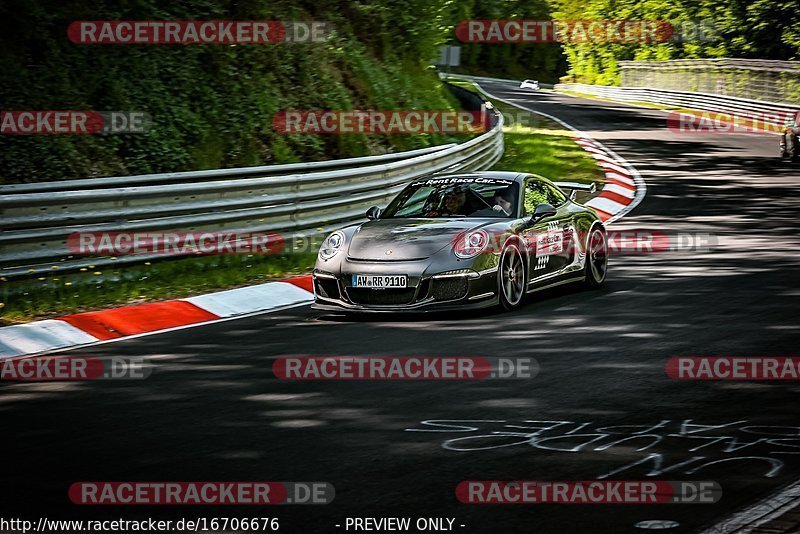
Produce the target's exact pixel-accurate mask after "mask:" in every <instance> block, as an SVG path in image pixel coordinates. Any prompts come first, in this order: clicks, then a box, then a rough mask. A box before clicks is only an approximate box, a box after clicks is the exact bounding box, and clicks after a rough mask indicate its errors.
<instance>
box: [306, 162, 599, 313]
mask: <svg viewBox="0 0 800 534" xmlns="http://www.w3.org/2000/svg"><path fill="white" fill-rule="evenodd" d="M578 190H588V191H594V185H593V184H592V185H585V184H578V183H565V182H559V183H553V182H550V181H549V180H547V179H545V178H543V177H541V176H537V175H534V174H523V173H514V172H480V173H475V174H463V175H447V176H445V175H442V176H430V177H426V178H424V179H420V180H417V181H415V182H413V183H411V184H409V185H408V186H407V187H406V188H405V189H403V191H401V192H400V194H398V195H397V197H395V199H394V200H392V202H391V203H390V204H389V205H388V206H387V207H386V209H385V210H381V209H379V208H377V207H372V208H370V209H369V210H368V211H367V218H368V219H369V221H367V222H364V223H360V224H354V225H352V226H348V227H346V228H342V229H341V230H337V231H336V232H333V233H332V234H331V235H329V236H328V237H327V238H326V239H325V241H324V242H323V244H322V246H321V247H320V250H319V256H318V258H317V262H316V266H315V268H314V274H313V277H314V290H315V294H316V297H315V302H314V306H313V307H314V308H317V309H324V310H349V311H356V312H367V311H369V312H373V311H374V312H398V311H427V310H445V309H456V308H458V309H465V308H480V307H488V306H497V305H499V306H503V307H504V308H506V309H512V308H515V307H517V306H519V305H520V304H521V303H522V301H523V297H524V296H525V294H526V293H530V292H533V291H536V290H539V289H544V288H548V287H553V286H556V285H560V284H565V283H568V282H583V283H584V284H586V285H587V286H589V287H598V286H600V285H601V284H602V283H603V281H604V280H605V277H606V270H607V266H608V247H607V242H606V231H605V228H604V226H603V223H602V221H601V220H600V218H599V217H598V216H597V214H596V213H595V212H594V211H593V210H592V209H591V208H588V207H586V206H583V205H581V204H578V203H577V202H575V200H574V199H575V194H576V191H578Z"/></svg>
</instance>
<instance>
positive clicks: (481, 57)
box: [451, 0, 567, 83]
mask: <svg viewBox="0 0 800 534" xmlns="http://www.w3.org/2000/svg"><path fill="white" fill-rule="evenodd" d="M551 18H552V14H551V7H550V4H549V3H548V1H547V0H495V1H488V2H487V1H485V0H467V1H463V2H459V3H458V4H457V6H456V9H455V12H454V16H453V20H457V21H461V20H470V19H477V20H517V19H524V20H549V19H551ZM451 40H452V43H453V44H457V45H460V46H461V67H460V68H458V69H454V71H457V72H463V73H466V74H475V75H484V76H497V77H508V78H512V79H525V78H534V79H538V80H539V81H541V82H544V83H553V82H557V81H558V76H559V75H560V74H563V73H564V71H565V70H566V67H567V63H566V58H565V57H564V55H563V53H562V51H561V46H560V45H559V44H557V43H462V42H458V41H456V40H455V39H454V36H453V35H452V32H451Z"/></svg>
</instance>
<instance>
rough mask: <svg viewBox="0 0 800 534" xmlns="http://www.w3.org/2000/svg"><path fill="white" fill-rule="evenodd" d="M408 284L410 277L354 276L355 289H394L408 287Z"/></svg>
mask: <svg viewBox="0 0 800 534" xmlns="http://www.w3.org/2000/svg"><path fill="white" fill-rule="evenodd" d="M407 284H408V277H407V276H406V275H404V274H403V275H372V274H354V275H353V287H371V288H376V289H377V288H393V287H406V286H407Z"/></svg>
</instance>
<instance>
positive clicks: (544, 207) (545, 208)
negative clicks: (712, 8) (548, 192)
mask: <svg viewBox="0 0 800 534" xmlns="http://www.w3.org/2000/svg"><path fill="white" fill-rule="evenodd" d="M556 213H558V210H556V209H555V208H554V207H553V206H551V205H550V204H548V203H547V202H542V203H541V204H539V205H538V206H536V209H535V210H533V217H532V219H533V220H538V219H543V218H545V217H552V216H553V215H555V214H556Z"/></svg>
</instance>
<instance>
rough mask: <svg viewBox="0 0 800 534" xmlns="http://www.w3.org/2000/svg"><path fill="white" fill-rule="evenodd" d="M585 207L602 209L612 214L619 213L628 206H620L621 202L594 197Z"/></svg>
mask: <svg viewBox="0 0 800 534" xmlns="http://www.w3.org/2000/svg"><path fill="white" fill-rule="evenodd" d="M584 205H585V206H589V207H590V208H596V209H600V210H602V211H604V212H606V213H610V214H614V213H619V212H620V211H622V209H623V208H625V206H626V204H620V203H619V202H615V201H613V200H611V199H608V198H603V197H594V198H593V199H592V200H590V201H589V202H587V203H586V204H584Z"/></svg>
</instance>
